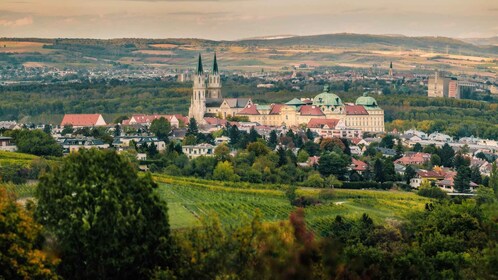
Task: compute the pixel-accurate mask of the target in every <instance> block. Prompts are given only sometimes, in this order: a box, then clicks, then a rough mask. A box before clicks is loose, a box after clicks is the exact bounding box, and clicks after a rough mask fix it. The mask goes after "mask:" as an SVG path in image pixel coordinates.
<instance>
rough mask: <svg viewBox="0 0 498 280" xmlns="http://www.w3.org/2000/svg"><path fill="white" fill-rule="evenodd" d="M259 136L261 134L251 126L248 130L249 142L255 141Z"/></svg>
mask: <svg viewBox="0 0 498 280" xmlns="http://www.w3.org/2000/svg"><path fill="white" fill-rule="evenodd" d="M259 138H261V135H259V133H258V132H257V131H256V129H254V127H251V130H250V131H249V137H248V141H249V143H252V142H256V141H258V139H259Z"/></svg>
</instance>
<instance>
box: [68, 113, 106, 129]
mask: <svg viewBox="0 0 498 280" xmlns="http://www.w3.org/2000/svg"><path fill="white" fill-rule="evenodd" d="M100 117H102V115H101V114H66V115H64V118H63V119H62V122H61V125H62V126H63V125H72V126H95V125H97V122H98V121H99V118H100ZM103 125H105V121H104V124H103Z"/></svg>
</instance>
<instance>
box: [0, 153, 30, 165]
mask: <svg viewBox="0 0 498 280" xmlns="http://www.w3.org/2000/svg"><path fill="white" fill-rule="evenodd" d="M37 158H38V157H37V156H33V155H28V154H23V153H12V152H4V151H0V166H2V165H21V166H23V167H28V166H29V165H30V164H31V162H32V161H33V160H34V159H37Z"/></svg>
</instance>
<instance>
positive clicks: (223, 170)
mask: <svg viewBox="0 0 498 280" xmlns="http://www.w3.org/2000/svg"><path fill="white" fill-rule="evenodd" d="M213 179H215V180H219V181H238V180H239V176H238V175H237V174H235V172H234V170H233V166H232V164H231V163H230V162H229V161H220V162H218V164H217V165H216V168H215V169H214V171H213Z"/></svg>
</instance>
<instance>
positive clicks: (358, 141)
mask: <svg viewBox="0 0 498 280" xmlns="http://www.w3.org/2000/svg"><path fill="white" fill-rule="evenodd" d="M361 140H362V139H361V138H353V139H351V143H353V144H355V145H358V143H360V142H361Z"/></svg>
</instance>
